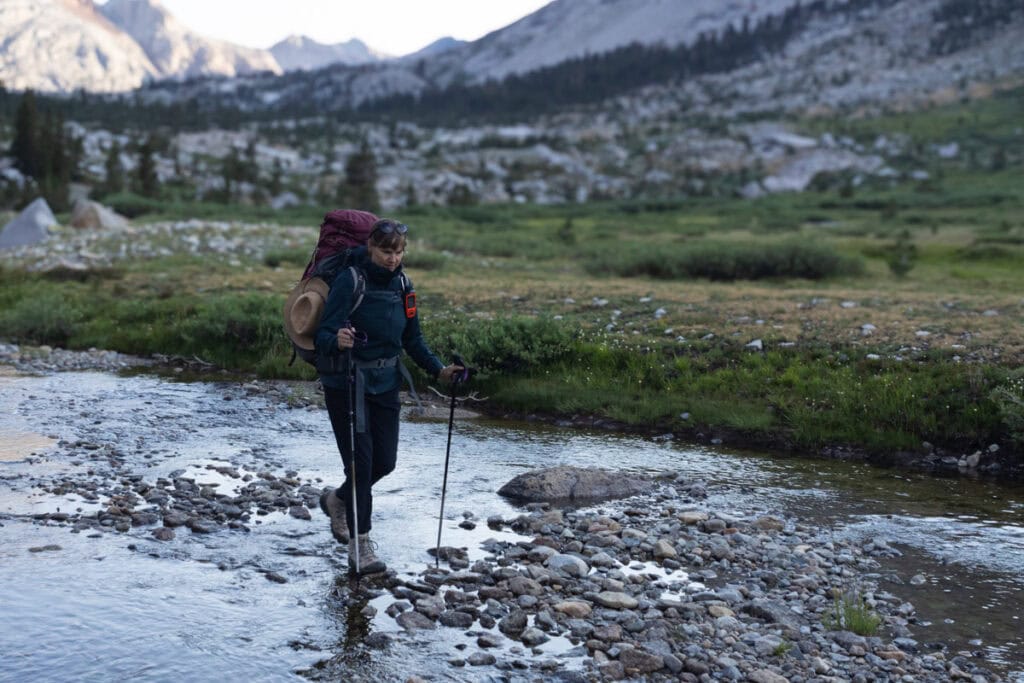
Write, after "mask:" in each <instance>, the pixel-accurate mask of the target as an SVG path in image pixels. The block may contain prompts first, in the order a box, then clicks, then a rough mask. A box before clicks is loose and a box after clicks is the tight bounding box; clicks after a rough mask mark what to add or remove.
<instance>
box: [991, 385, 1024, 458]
mask: <svg viewBox="0 0 1024 683" xmlns="http://www.w3.org/2000/svg"><path fill="white" fill-rule="evenodd" d="M990 396H991V398H992V400H993V401H994V402H995V404H996V405H997V406H999V413H1000V415H1001V416H1002V418H1003V424H1004V425H1005V426H1006V430H1007V432H1008V433H1009V435H1010V438H1012V439H1013V440H1014V441H1015V442H1016V443H1017V444H1018V445H1024V370H1015V371H1013V372H1012V373H1010V375H1009V376H1008V377H1007V378H1006V382H1005V383H1004V384H1002V385H1000V386H998V387H996V388H995V389H993V390H992V393H991V395H990Z"/></svg>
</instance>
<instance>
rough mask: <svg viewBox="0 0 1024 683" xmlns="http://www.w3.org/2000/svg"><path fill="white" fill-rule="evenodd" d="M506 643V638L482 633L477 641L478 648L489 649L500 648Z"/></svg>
mask: <svg viewBox="0 0 1024 683" xmlns="http://www.w3.org/2000/svg"><path fill="white" fill-rule="evenodd" d="M503 642H504V638H502V637H501V636H499V635H498V634H496V633H481V634H480V636H479V637H477V639H476V644H477V646H478V647H483V648H489V647H500V646H501V644H502V643H503Z"/></svg>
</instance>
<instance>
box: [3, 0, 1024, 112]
mask: <svg viewBox="0 0 1024 683" xmlns="http://www.w3.org/2000/svg"><path fill="white" fill-rule="evenodd" d="M899 1H900V0H846V1H839V0H813V1H811V2H797V3H796V4H795V5H793V6H791V7H790V8H789V9H787V10H786V11H785V12H783V13H781V14H778V15H774V16H767V17H764V18H762V19H760V20H759V21H756V22H752V21H751V20H750V19H749V18H745V19H744V20H743V22H742V23H741V24H740V25H739V26H734V25H731V24H730V25H729V26H727V27H726V28H725V29H723V30H722V31H719V32H717V33H712V32H705V33H702V34H700V36H699V37H698V38H697V40H696V41H694V42H692V43H689V44H681V45H678V46H674V47H668V46H664V45H640V44H631V45H627V46H625V47H621V48H619V49H616V50H612V51H610V52H605V53H601V54H597V55H587V56H584V57H578V58H575V59H571V60H568V61H566V62H562V63H560V64H556V65H553V66H549V67H545V68H542V69H538V70H535V71H532V72H529V73H526V74H515V75H510V76H507V77H506V78H504V79H502V80H493V81H488V82H486V83H483V84H480V85H465V84H455V85H451V86H448V87H445V88H435V89H430V90H427V91H425V92H422V93H420V94H418V95H411V94H405V95H393V96H390V97H386V98H382V99H377V100H374V101H371V102H367V103H364V104H362V105H361V106H358V107H349V106H345V103H344V100H343V99H342V98H336V99H335V100H334V101H333V102H332V104H329V105H327V106H325V104H324V100H325V97H324V95H325V93H329V91H330V90H331V88H332V87H333V86H332V84H331V81H332V78H331V77H330V76H331V70H330V68H328V69H323V70H319V71H314V72H309V73H294V74H288V76H286V78H288V79H289V80H288V82H289V88H288V94H286V95H285V96H284V97H282V98H281V100H279V101H278V102H277V103H275V104H273V105H263V104H261V103H260V93H261V90H262V84H275V86H274V87H276V84H277V83H278V82H276V81H274V80H272V79H270V78H267V79H265V80H263V81H262V84H253V83H250V82H244V81H243V82H240V83H239V84H237V87H235V88H233V89H232V91H231V93H224V94H210V93H206V94H202V95H192V96H189V97H181V98H180V99H176V92H180V91H181V90H184V89H186V88H191V87H196V86H198V87H199V90H200V91H203V90H208V89H209V88H205V87H203V85H204V84H202V83H201V82H192V83H186V84H174V83H167V82H161V83H158V84H154V85H153V86H150V87H149V88H146V89H143V90H140V91H136V92H135V93H133V94H131V95H127V96H125V95H100V94H88V93H84V92H79V93H76V94H74V95H72V96H70V97H46V96H39V99H40V103H41V104H43V108H45V109H46V110H48V111H52V112H53V113H54V115H56V116H60V117H62V118H64V119H67V120H75V121H81V122H87V123H93V124H96V125H99V126H102V127H104V128H107V129H110V130H115V131H117V130H124V129H132V128H134V129H138V128H143V129H152V128H153V127H165V128H168V129H170V130H202V129H208V128H210V127H213V126H219V127H223V128H229V129H231V128H237V127H239V126H241V125H243V124H246V123H271V122H274V121H279V120H281V119H286V118H296V119H315V118H318V117H322V116H324V115H325V114H330V115H331V117H332V118H333V119H334V120H336V121H381V120H390V121H397V120H404V121H414V122H418V123H423V124H447V125H451V124H454V123H458V122H471V121H474V122H480V121H483V122H503V121H511V120H521V119H522V118H523V117H524V116H536V115H541V114H549V113H555V112H558V111H560V110H562V109H564V108H566V107H572V106H580V105H582V106H586V105H589V104H595V103H598V102H602V101H606V100H608V99H609V98H614V97H616V96H619V95H625V94H627V93H629V92H631V91H635V90H637V89H638V88H642V87H645V86H650V85H657V84H663V83H672V82H680V81H685V80H686V79H688V78H693V77H696V76H701V75H707V74H716V73H727V72H729V71H731V70H734V69H737V68H740V67H743V66H746V65H749V64H752V63H755V62H757V61H759V60H761V59H764V58H766V57H768V56H770V55H773V54H776V53H778V52H780V51H781V50H783V49H784V48H785V47H786V45H787V44H788V43H789V41H790V40H792V39H793V38H794V37H796V36H798V35H799V34H801V33H802V32H803V31H806V30H807V29H808V28H809V26H810V24H811V23H812V22H813V21H815V20H819V19H824V18H827V17H831V16H851V15H855V14H857V13H860V12H862V11H865V10H869V11H870V10H877V9H881V8H885V7H889V6H892V5H894V4H897V2H899ZM1022 11H1024V10H1022V5H1021V0H946V2H944V3H943V4H942V5H941V6H940V7H939V8H938V9H937V10H936V11H935V12H934V19H935V20H936V21H937V22H941V24H942V26H943V28H942V29H941V32H940V33H939V35H938V36H936V37H935V38H934V40H933V41H932V44H931V50H932V51H933V53H936V54H948V53H950V52H954V51H956V50H960V49H963V48H964V47H966V46H968V45H970V44H973V43H974V42H976V41H977V40H978V39H979V38H981V37H983V36H984V34H985V33H986V32H989V31H991V30H992V29H993V28H994V27H996V26H997V25H999V24H1000V23H1005V22H1007V21H1010V20H1012V19H1013V18H1014V16H1015V15H1016V14H1018V13H1020V12H1022ZM426 66H427V64H426V62H421V63H420V64H419V65H418V67H414V68H418V69H420V70H421V71H424V70H426ZM158 98H159V99H160V100H161V101H160V102H152V101H150V102H147V101H146V100H147V99H153V100H156V99H158ZM326 99H328V101H331V100H330V98H326ZM19 100H20V94H11V93H7V92H6V91H3V90H2V88H0V116H3V118H4V119H7V120H10V118H11V117H13V114H14V112H15V109H16V107H17V106H18V102H19Z"/></svg>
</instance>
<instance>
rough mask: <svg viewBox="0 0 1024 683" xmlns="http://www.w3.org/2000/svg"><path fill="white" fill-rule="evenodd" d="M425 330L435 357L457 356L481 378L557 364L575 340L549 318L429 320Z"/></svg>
mask: <svg viewBox="0 0 1024 683" xmlns="http://www.w3.org/2000/svg"><path fill="white" fill-rule="evenodd" d="M424 328H425V332H426V336H427V341H428V343H429V344H430V346H431V348H432V349H433V350H434V351H435V352H436V353H437V354H438V355H441V356H442V357H443V358H444V360H446V361H447V360H448V358H447V357H445V355H444V354H445V352H448V353H452V352H457V353H459V354H460V355H461V356H462V357H463V358H464V359H465V360H466V362H467V363H470V364H471V365H472V366H473V367H475V368H476V369H477V370H478V371H479V374H480V376H481V378H485V377H487V376H488V375H500V374H504V373H519V372H525V371H528V370H530V369H533V368H538V367H543V366H548V365H550V364H553V363H556V362H558V361H559V360H561V359H562V358H565V357H566V356H567V355H568V354H569V353H571V352H572V350H573V346H574V336H575V335H574V332H573V331H572V330H570V329H569V328H568V327H567V326H565V325H561V324H559V323H558V321H555V320H551V319H550V318H527V317H511V318H499V319H496V320H467V319H466V318H464V317H459V318H454V319H448V320H444V319H442V318H439V317H431V319H430V322H429V323H428V324H426V325H424Z"/></svg>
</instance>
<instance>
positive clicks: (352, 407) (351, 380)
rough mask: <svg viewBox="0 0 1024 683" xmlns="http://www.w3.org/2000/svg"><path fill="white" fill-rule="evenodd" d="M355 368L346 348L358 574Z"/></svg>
mask: <svg viewBox="0 0 1024 683" xmlns="http://www.w3.org/2000/svg"><path fill="white" fill-rule="evenodd" d="M357 372H359V371H358V370H357V369H356V364H355V356H354V355H353V353H352V349H351V348H349V350H348V452H349V459H350V460H351V462H352V474H351V477H352V529H353V531H354V532H355V533H354V537H353V539H352V540H353V541H354V542H353V543H352V547H353V548H354V550H355V556H356V557H355V559H356V566H355V574H356V576H359V568H360V564H359V499H358V498H357V497H356V412H355V411H356V374H355V373H357Z"/></svg>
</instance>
